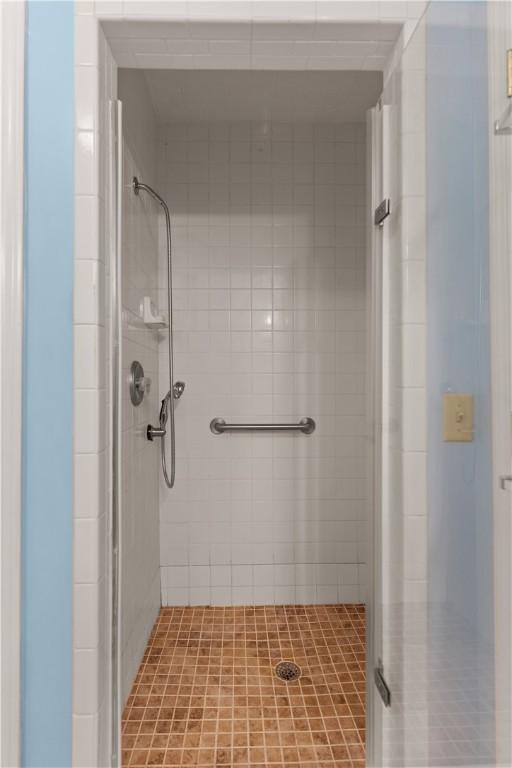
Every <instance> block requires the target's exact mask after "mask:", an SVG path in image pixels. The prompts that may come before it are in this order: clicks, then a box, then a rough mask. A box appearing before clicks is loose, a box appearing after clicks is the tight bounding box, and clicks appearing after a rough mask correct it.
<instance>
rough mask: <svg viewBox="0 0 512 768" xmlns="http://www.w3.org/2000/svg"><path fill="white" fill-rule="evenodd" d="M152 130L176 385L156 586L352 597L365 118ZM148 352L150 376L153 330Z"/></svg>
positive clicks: (192, 596) (204, 598)
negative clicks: (166, 209)
mask: <svg viewBox="0 0 512 768" xmlns="http://www.w3.org/2000/svg"><path fill="white" fill-rule="evenodd" d="M164 133H165V135H164V137H163V141H162V145H163V146H162V153H163V155H162V163H161V178H160V181H159V184H160V187H161V188H162V189H163V190H164V193H165V195H166V198H167V200H168V202H169V205H170V208H171V212H172V235H173V260H174V301H175V313H174V319H175V376H176V378H177V379H183V380H184V381H185V382H186V385H187V388H186V390H185V394H184V396H183V398H182V399H181V400H180V401H179V403H178V404H177V413H176V424H177V437H176V441H177V482H176V487H175V489H174V490H173V491H172V492H169V491H168V490H167V489H165V488H164V487H163V485H162V484H161V492H160V518H161V542H160V548H161V565H162V590H163V602H164V603H165V604H170V605H175V604H188V603H192V604H204V603H213V604H240V603H242V604H244V603H248V604H252V603H256V604H259V603H270V604H272V603H294V602H298V603H317V602H318V603H326V602H338V601H341V602H352V601H358V600H363V599H364V583H365V562H366V543H367V523H366V503H367V500H366V498H365V496H366V443H365V427H366V418H365V354H366V350H365V337H366V333H365V290H366V279H365V246H364V243H365V227H364V216H365V131H364V126H363V125H359V124H338V125H336V124H328V125H324V124H318V125H310V124H288V123H281V124H278V123H274V124H255V123H234V124H217V123H211V124H207V123H195V124H171V125H169V126H167V127H166V129H165V131H164ZM160 253H161V254H162V256H163V254H164V248H163V246H162V243H161V247H160ZM164 285H165V259H164V258H161V262H160V286H161V288H162V287H163V286H164ZM164 301H165V291H163V290H161V292H160V303H161V305H162V306H163V303H164ZM160 354H161V358H160V370H161V382H160V383H161V386H160V390H161V392H164V391H165V390H166V388H167V386H168V384H167V381H166V379H165V370H166V344H165V343H162V345H161V352H160ZM216 416H219V417H222V418H225V419H226V420H227V421H292V422H296V421H298V420H299V419H301V418H303V417H304V416H312V417H313V418H314V419H315V421H316V423H317V429H316V431H315V432H314V434H313V435H311V436H304V435H302V434H298V435H297V434H284V435H277V434H273V435H272V434H268V433H267V434H252V435H249V434H233V435H222V436H214V435H213V434H212V433H211V432H210V429H209V424H210V421H211V420H212V419H213V418H214V417H216Z"/></svg>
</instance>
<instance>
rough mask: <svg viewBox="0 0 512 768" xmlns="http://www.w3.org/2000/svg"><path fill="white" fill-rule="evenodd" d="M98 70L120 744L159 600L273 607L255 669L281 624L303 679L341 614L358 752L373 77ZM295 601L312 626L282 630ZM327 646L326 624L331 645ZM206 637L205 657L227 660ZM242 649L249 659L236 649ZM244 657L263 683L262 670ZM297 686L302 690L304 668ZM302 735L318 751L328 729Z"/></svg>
mask: <svg viewBox="0 0 512 768" xmlns="http://www.w3.org/2000/svg"><path fill="white" fill-rule="evenodd" d="M390 34H393V35H394V34H396V30H394V29H393V31H392V33H390ZM389 45H390V46H391V41H390V43H389ZM118 82H119V98H120V101H121V103H122V108H123V161H122V164H123V183H122V196H123V210H124V211H126V213H125V215H124V221H123V224H122V248H121V251H122V272H123V291H122V297H123V323H124V324H123V345H122V367H123V371H124V373H125V375H128V374H129V371H130V368H131V366H132V364H133V361H134V359H135V360H136V361H137V362H138V363H139V364H140V365H141V366H142V368H143V369H144V375H143V376H142V374H141V378H140V382H139V384H138V385H137V386H139V388H140V387H143V388H144V392H143V395H144V397H143V399H142V402H141V403H140V405H136V406H134V405H133V404H132V401H131V400H130V399H129V393H128V390H127V389H126V387H125V391H124V393H123V397H124V398H125V407H124V410H123V420H126V421H125V423H123V430H124V434H125V436H126V442H124V443H123V446H124V448H125V450H126V451H133V453H127V455H126V457H123V458H122V464H121V471H122V472H123V473H124V474H127V475H128V476H129V477H127V482H129V483H131V485H129V486H127V487H126V492H125V493H124V494H123V495H122V498H121V508H122V513H121V519H122V521H123V522H122V524H121V531H122V532H121V541H124V542H126V546H122V549H121V572H122V574H123V576H122V581H121V593H120V603H119V606H120V614H121V628H122V629H121V646H120V647H121V668H122V677H121V700H122V701H123V702H125V701H127V700H128V705H127V708H126V710H125V724H124V727H125V729H126V735H125V739H126V743H127V747H126V749H127V750H129V748H130V744H133V743H135V742H136V739H134V738H133V734H131V733H130V727H131V725H132V723H131V721H130V718H131V717H132V716H133V713H134V711H135V710H136V709H137V707H136V706H135V705H134V704H136V700H137V692H136V691H137V690H138V686H140V685H141V682H140V681H141V677H140V676H141V675H144V672H143V671H142V668H141V670H140V672H139V677H138V679H137V682H136V683H135V688H134V689H133V692H132V694H131V695H129V693H130V689H131V688H132V685H133V683H134V678H135V674H136V672H137V670H138V667H139V664H140V661H141V658H142V656H143V653H144V649H145V647H146V643H147V641H148V637H149V634H150V632H151V630H152V627H153V624H154V622H155V621H157V616H158V614H159V611H160V609H161V606H163V608H162V610H161V612H160V618H159V619H158V623H157V624H156V628H155V632H156V633H157V634H158V633H159V630H158V628H159V627H160V626H161V625H162V624H164V626H170V627H172V625H173V619H172V617H176V618H175V619H174V621H175V622H176V627H178V624H183V623H187V625H190V623H192V626H195V627H196V631H199V629H197V628H200V627H201V626H204V625H205V624H207V623H208V621H209V620H211V621H213V622H214V625H215V622H218V621H220V617H223V616H224V617H225V621H226V623H227V624H226V631H228V627H229V626H230V625H231V623H232V622H233V621H234V622H235V629H236V625H237V624H238V623H240V626H244V625H246V630H245V632H246V633H249V632H250V626H251V623H252V622H256V627H257V625H258V622H259V620H260V619H261V620H264V621H267V622H269V623H274V624H275V625H276V628H275V630H274V631H275V633H276V635H277V636H278V637H279V638H280V633H281V632H282V633H284V636H283V637H282V638H280V639H279V640H278V642H277V645H276V647H275V648H270V650H269V651H268V653H269V659H270V669H271V670H272V667H273V666H275V665H276V664H277V663H278V662H280V661H286V660H287V659H286V657H285V658H284V659H281V658H280V656H279V642H282V644H283V645H285V646H287V645H289V646H290V651H289V654H293V659H290V661H291V660H293V661H295V662H297V657H298V656H299V657H300V659H302V661H301V664H300V666H301V667H303V668H304V669H303V674H304V675H306V674H309V676H312V675H313V668H314V667H313V665H312V664H311V667H312V669H311V670H309V669H308V667H309V665H310V663H311V662H310V661H309V660H308V658H307V654H306V655H304V646H305V647H306V648H307V649H308V650H309V652H310V653H312V654H315V658H316V670H317V672H316V674H317V675H318V676H319V680H320V679H322V680H324V682H325V674H327V671H326V670H322V663H321V661H320V650H319V649H318V648H315V635H316V632H317V631H321V629H322V626H323V624H324V622H326V624H327V625H328V626H329V631H328V632H327V633H326V634H328V635H329V634H330V633H334V634H337V633H339V634H340V639H339V642H342V641H341V635H342V634H343V635H346V637H343V642H342V645H343V643H344V644H348V645H349V646H350V661H349V659H348V658H347V661H346V662H345V663H346V664H349V663H352V664H354V665H355V667H354V669H353V670H352V675H353V679H352V678H351V682H350V683H349V684H347V688H348V689H350V695H351V697H352V700H351V710H350V714H348V713H347V714H348V716H349V717H350V718H352V717H353V718H354V720H353V721H352V722H351V728H350V729H349V730H350V731H351V732H353V733H352V743H351V744H350V747H349V748H348V747H346V746H345V743H344V742H343V743H342V744H339V743H337V741H335V742H334V744H333V746H334V748H335V750H337V754H339V755H341V754H342V753H345V752H346V753H347V754H350V755H352V757H353V758H354V760H356V761H357V759H359V760H361V759H362V756H363V748H364V733H363V730H364V706H363V704H364V609H363V604H364V601H365V597H366V584H367V576H366V564H367V557H368V511H367V482H368V474H367V438H366V432H367V415H366V391H367V385H366V368H367V363H366V358H367V330H366V329H367V322H366V285H367V279H366V237H367V218H368V217H367V215H366V211H367V172H366V112H367V110H368V109H369V108H371V107H373V106H374V105H375V104H376V102H377V100H378V98H379V96H380V93H381V91H382V75H381V73H379V72H359V73H356V74H353V73H344V72H340V73H323V72H310V73H299V72H215V71H213V72H190V71H176V70H167V71H166V70H160V71H146V72H143V71H142V72H141V71H135V70H120V71H119V81H118ZM135 116H136V118H137V121H138V125H137V126H136V125H135ZM135 129H137V133H136V132H135ZM150 137H151V138H150ZM134 176H135V177H136V179H138V181H135V182H132V179H133V177H134ZM141 182H144V186H142V185H141ZM147 185H150V186H147ZM142 189H145V190H146V191H147V192H148V193H149V194H147V195H146V196H145V197H143V195H142ZM154 189H157V190H158V194H156V193H155V192H154ZM134 192H138V196H135V195H134ZM162 198H163V200H162ZM164 201H165V202H164ZM167 205H168V207H169V210H170V231H171V232H172V267H171V273H172V280H169V279H168V268H169V265H171V250H170V247H169V243H170V240H169V225H168V219H167V216H168V214H167ZM162 209H163V210H162ZM162 213H163V214H164V215H162ZM149 249H151V254H149V253H148V251H149ZM171 285H172V288H171ZM170 297H171V299H170ZM145 307H146V309H147V308H148V307H149V313H151V317H149V313H148V314H147V316H146V317H145V316H144V309H145ZM173 357H174V359H173ZM169 360H171V366H170V367H171V371H169ZM172 363H173V364H174V372H172V369H173V364H172ZM156 368H158V371H159V373H158V374H156V370H155V369H156ZM169 375H170V376H171V378H170V379H169ZM174 377H178V378H180V379H182V380H183V381H184V382H185V383H186V389H185V391H184V392H183V396H182V397H181V398H180V399H179V400H176V399H174V398H172V399H171V398H170V390H171V388H172V383H173V381H174ZM150 378H151V379H153V380H152V381H151V383H150V384H149V379H150ZM148 387H149V392H148ZM166 392H169V394H168V395H167V398H168V401H169V400H170V401H171V403H172V405H173V407H174V408H175V414H174V413H173V408H171V418H170V423H171V427H170V434H169V435H166V434H165V432H164V429H165V427H164V429H162V430H161V431H157V432H156V435H155V430H154V428H153V427H151V426H149V427H148V423H150V424H153V422H154V420H155V418H156V414H157V404H158V401H159V400H161V399H162V398H163V397H164V396H166ZM166 402H167V401H164V403H163V404H162V407H163V408H164V407H165V404H166ZM173 418H174V419H175V430H176V438H175V440H174V439H173V437H174V435H173V427H174V424H173ZM162 424H163V422H162V419H160V427H162ZM158 430H160V428H158ZM148 436H149V437H150V438H153V436H155V440H153V441H152V442H151V441H150V442H148V441H147V439H146V437H148ZM157 437H158V438H159V439H160V441H161V442H160V445H161V446H165V445H166V444H167V445H168V448H167V451H168V461H169V463H171V462H172V464H173V465H174V463H175V467H176V472H175V483H174V488H170V487H169V486H170V485H171V486H172V482H171V483H167V482H166V481H165V477H164V478H162V475H161V472H160V471H159V469H158V467H157V466H156V464H157V461H158V460H157V455H156V454H157V452H158V447H157V446H155V442H156V441H157V440H156V438H157ZM164 450H165V449H164ZM142 454H144V459H143V461H144V466H143V467H142V466H141V468H140V474H139V471H138V470H137V469H135V467H133V469H134V472H133V473H132V471H131V470H129V469H128V467H131V466H132V465H131V463H130V462H131V461H132V458H131V457H132V456H134V455H141V456H142ZM146 462H147V464H151V470H150V471H146V466H147V465H146ZM157 472H158V475H159V478H160V479H159V481H157V479H156V473H157ZM150 485H151V488H149V486H150ZM135 487H137V491H136V490H135ZM157 491H158V493H159V495H158V499H157V498H156V493H157ZM143 499H146V501H145V503H144V502H143ZM155 502H157V503H155ZM149 504H151V505H154V506H152V509H151V510H149V509H148V507H149ZM158 541H159V551H157V542H158ZM144 542H147V546H146V545H145V544H144ZM123 549H124V553H123ZM134 550H137V553H138V554H137V556H135V555H133V556H132V554H129V553H134ZM135 584H136V594H137V595H138V596H139V597H138V601H140V602H139V607H138V608H135V609H134V606H135V599H134V589H135ZM158 586H159V588H158ZM142 606H144V609H143V610H142ZM316 606H319V607H318V608H317V607H316ZM196 607H197V610H196ZM217 607H218V608H217ZM301 616H302V617H303V618H304V621H306V622H307V623H308V624H309V626H310V630H309V631H306V630H304V632H303V633H302V635H300V637H299V638H295V637H294V635H293V633H292V634H291V637H290V636H288V632H289V630H287V629H286V628H287V627H288V626H289V624H290V623H292V622H296V623H299V621H300V617H301ZM178 617H179V618H178ZM198 617H199V618H198ZM347 619H349V624H348V629H345V630H343V626H344V625H345V622H346V621H347ZM257 632H258V630H257V629H256V635H257ZM206 637H210V635H209V634H208V633H207V632H206V630H205V638H206ZM181 640H182V641H183V639H181ZM204 642H205V643H207V640H206V639H205V640H204ZM297 642H298V643H299V646H300V650H299V649H298V648H297V647H296V646H297ZM324 642H325V640H324ZM199 643H200V644H201V641H199ZM249 645H250V644H249ZM292 648H293V651H292ZM342 651H343V652H345V650H344V649H343V648H342V646H338V644H337V643H336V642H334V644H333V645H332V647H331V649H330V652H331V653H337V654H340V653H342ZM169 653H171V650H169ZM226 653H227V654H228V656H227V658H226V659H221V662H220V663H221V665H222V664H229V663H231V660H230V658H229V653H228V652H226ZM240 653H241V655H242V657H243V658H246V663H247V665H248V666H249V668H250V665H251V661H252V662H253V663H254V661H255V660H254V659H252V658H251V654H250V653H249V649H248V648H247V647H245V648H241V649H240ZM247 657H248V658H247ZM258 658H259V656H258ZM235 663H236V661H235ZM204 669H205V670H206V669H207V667H206V666H205V668H204ZM258 669H259V668H258ZM251 674H252V675H254V674H256V671H255V669H252V670H251V671H250V672H248V675H249V676H250V675H251ZM259 674H261V675H262V679H263V680H265V684H267V685H272V677H271V675H270V677H269V676H268V672H267V670H265V671H264V672H263V670H259ZM331 674H332V673H331ZM338 674H339V672H338ZM267 678H268V680H267ZM309 685H310V686H312V693H313V694H314V693H315V691H316V684H315V683H314V682H313V681H310V683H309ZM338 686H341V683H339V682H338ZM341 691H342V687H340V694H339V695H340V696H341V695H342V694H341ZM210 693H211V692H210V691H209V692H208V695H209V694H210ZM345 695H347V696H349V691H348V690H346V691H345ZM183 698H185V697H183ZM346 706H347V705H345V704H343V705H342V704H341V703H340V704H338V707H339V708H340V709H344V708H345V707H346ZM324 710H325V712H324ZM321 711H322V712H323V713H324V714H325V713H326V712H327V706H325V707H324V708H323V709H321ZM213 712H214V709H213V708H212V709H211V712H210V714H209V717H212V716H213V715H212V713H213ZM205 717H206V715H205ZM318 723H319V721H317V722H316V726H315V727H317V728H318V730H319V732H321V731H322V730H323V728H321V727H320V726H319V724H318ZM268 727H269V728H271V727H272V726H271V725H268ZM311 727H313V726H311ZM311 732H312V733H313V731H311ZM314 736H315V737H316V738H320V736H317V735H316V734H315V733H314ZM255 738H256V737H255ZM308 738H309V739H311V738H312V737H311V735H310V729H308V734H307V737H306V740H305V743H304V744H301V745H299V747H297V746H296V745H295V746H294V745H290V751H291V752H293V750H294V749H295V750H296V749H299V753H297V754H298V755H299V756H300V754H301V753H300V749H302V752H303V756H305V755H306V753H307V751H308V747H309V749H310V751H311V749H313V750H314V747H313V746H312V745H311V744H309V742H308ZM321 738H322V739H323V738H324V734H321ZM325 738H326V737H325ZM333 738H334V736H333ZM175 741H176V744H178V742H179V741H180V738H179V735H178V737H177V738H176V739H175ZM182 742H183V739H182ZM185 743H186V742H185ZM191 743H192V741H191ZM262 747H263V745H262V744H260V745H258V746H256V747H255V749H258V748H262ZM232 748H233V749H235V747H234V746H232ZM244 748H245V747H244V745H242V746H239V747H238V752H239V753H243V750H244ZM247 748H249V744H247ZM269 748H270V747H269ZM275 748H276V749H278V745H275ZM318 748H319V749H320V751H322V749H323V751H324V752H326V753H327V752H329V755H332V753H331V747H330V746H329V745H328V744H320V743H319V745H318ZM135 751H136V749H135V748H134V750H133V751H132V752H131V753H130V754H131V757H129V758H128V759H132V758H133V755H134V753H135ZM228 751H229V749H228V746H226V752H228ZM176 754H178V749H176ZM198 754H199V753H198ZM205 754H206V752H205ZM205 759H206V758H205Z"/></svg>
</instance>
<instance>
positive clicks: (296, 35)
mask: <svg viewBox="0 0 512 768" xmlns="http://www.w3.org/2000/svg"><path fill="white" fill-rule="evenodd" d="M359 4H360V5H361V6H364V5H365V3H364V2H362V0H361V2H360V3H357V5H359ZM256 5H257V4H256ZM342 5H343V4H342ZM346 5H347V6H351V5H353V3H346ZM103 29H104V31H105V34H106V36H107V39H108V41H109V44H110V47H111V49H112V52H113V54H114V56H115V58H116V61H117V63H118V65H119V66H120V67H128V68H137V69H173V68H174V69H200V70H205V69H219V70H230V69H231V70H232V69H242V70H261V69H270V70H279V69H284V70H300V71H304V70H368V71H375V70H383V69H384V68H385V66H386V63H387V61H388V58H389V56H390V54H391V51H392V49H393V46H394V44H395V42H396V40H397V38H398V36H399V34H400V30H401V25H400V24H397V23H396V22H383V21H374V22H336V21H329V22H328V23H327V22H324V21H319V20H316V21H307V22H306V21H304V22H291V21H288V22H282V21H275V22H271V23H269V22H263V21H258V22H256V21H251V22H218V23H217V22H187V21H174V22H151V21H137V22H133V21H105V22H103Z"/></svg>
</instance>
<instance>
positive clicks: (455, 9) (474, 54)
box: [427, 1, 494, 765]
mask: <svg viewBox="0 0 512 768" xmlns="http://www.w3.org/2000/svg"><path fill="white" fill-rule="evenodd" d="M486 14H487V9H486V4H485V3H484V2H439V1H436V2H432V3H431V4H430V7H429V10H428V14H427V217H428V219H427V221H428V259H427V270H428V277H427V285H428V298H427V315H428V353H427V355H428V425H429V428H428V429H429V433H428V493H429V499H428V519H429V601H430V636H429V642H430V648H429V653H430V655H431V659H432V661H431V665H432V668H431V673H432V675H433V678H432V681H431V683H432V689H433V691H434V694H433V695H434V696H435V697H436V699H437V700H441V701H443V698H445V700H446V701H449V700H450V697H451V699H452V700H453V695H454V693H455V694H456V695H458V696H459V704H460V707H461V713H460V714H463V715H465V717H466V721H465V724H466V726H467V729H468V734H470V735H469V740H471V739H474V740H475V744H476V741H478V740H480V743H478V745H477V746H476V749H475V752H474V755H475V760H476V757H477V755H478V754H479V751H480V750H484V751H485V749H488V750H490V752H489V754H488V758H489V760H490V763H492V757H493V756H492V749H493V747H492V743H493V731H494V727H493V715H492V712H493V661H492V653H493V646H492V642H493V608H494V606H493V548H492V498H491V463H490V460H491V430H490V424H491V419H490V332H489V197H488V183H489V182H488V174H489V168H488V152H489V143H488V142H489V139H488V136H489V132H490V115H489V107H488V81H487V77H488V75H487V30H486V24H487V19H486ZM449 391H453V392H471V393H473V394H474V397H475V429H476V431H475V440H474V442H472V443H445V442H443V437H442V396H443V394H444V393H445V392H449ZM436 665H437V668H436ZM462 665H464V667H465V672H464V671H463V670H462ZM443 670H444V675H445V681H446V690H445V689H444V685H445V682H444V681H443ZM459 677H460V679H459ZM464 677H465V680H464ZM459 686H460V689H459V690H457V689H458V687H459ZM469 689H471V696H470V695H469V693H468V691H469ZM469 699H471V701H469ZM464 702H466V703H467V708H466V710H465V711H464V708H465V706H466V705H465V703H464ZM443 705H444V703H443ZM448 706H449V705H448ZM443 711H444V712H445V714H446V713H447V709H446V706H445V707H444V709H443ZM483 712H485V715H483V714H482V713H483ZM447 716H448V715H447ZM434 720H435V713H434ZM486 741H487V746H486V745H485V743H484V742H486ZM482 759H483V758H482ZM476 761H477V762H480V761H479V760H476ZM429 764H430V765H436V764H439V763H438V762H436V761H435V760H432V761H431V762H430V763H429ZM450 764H456V763H450ZM461 764H464V765H468V764H473V761H471V763H468V762H464V759H462V762H461ZM486 764H487V763H486Z"/></svg>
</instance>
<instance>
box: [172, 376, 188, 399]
mask: <svg viewBox="0 0 512 768" xmlns="http://www.w3.org/2000/svg"><path fill="white" fill-rule="evenodd" d="M184 391H185V382H184V381H175V382H174V384H173V385H172V393H173V395H174V399H175V400H179V399H180V397H181V396H182V394H183V392H184Z"/></svg>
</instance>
